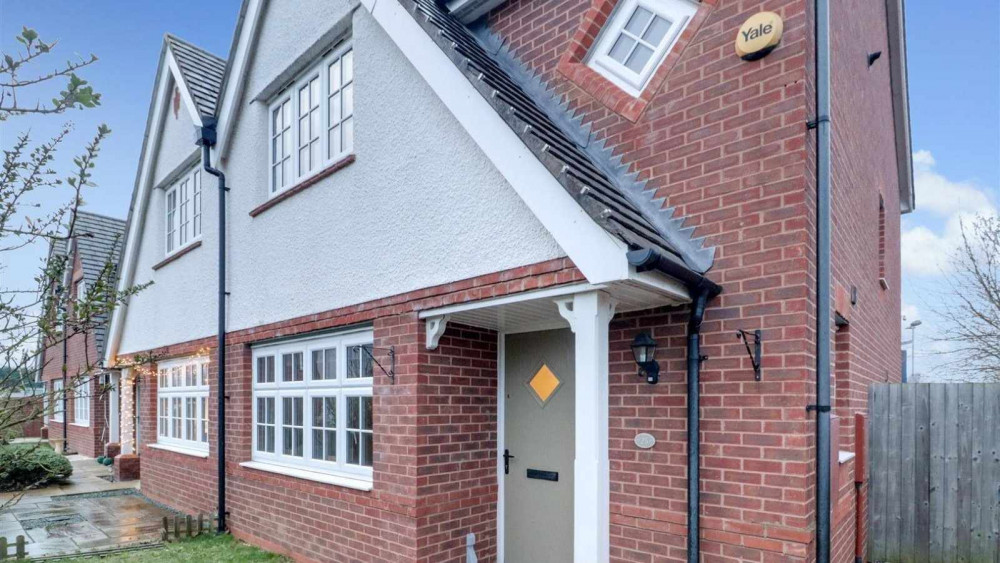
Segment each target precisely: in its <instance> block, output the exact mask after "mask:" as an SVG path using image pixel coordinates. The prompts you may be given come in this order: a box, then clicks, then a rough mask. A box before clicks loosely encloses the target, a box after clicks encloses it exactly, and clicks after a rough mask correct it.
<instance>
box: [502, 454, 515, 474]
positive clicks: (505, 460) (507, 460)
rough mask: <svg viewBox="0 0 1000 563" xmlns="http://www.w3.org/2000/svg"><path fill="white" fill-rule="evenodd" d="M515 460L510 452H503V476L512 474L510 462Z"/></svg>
mask: <svg viewBox="0 0 1000 563" xmlns="http://www.w3.org/2000/svg"><path fill="white" fill-rule="evenodd" d="M512 459H514V456H512V455H511V454H510V450H506V449H505V450H504V451H503V474H504V475H508V474H509V473H510V460H512Z"/></svg>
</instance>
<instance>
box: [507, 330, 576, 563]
mask: <svg viewBox="0 0 1000 563" xmlns="http://www.w3.org/2000/svg"><path fill="white" fill-rule="evenodd" d="M574 366H575V364H574V335H573V333H572V332H571V331H570V330H569V329H560V330H549V331H543V332H532V333H524V334H511V335H507V336H506V337H505V343H504V368H505V382H504V395H505V397H504V399H505V403H504V444H503V448H504V459H503V461H504V469H503V473H504V474H503V475H502V476H501V478H502V479H504V523H503V524H504V560H505V561H506V562H507V563H533V562H543V561H544V562H546V563H557V562H563V561H573V459H574V443H575V442H574V411H575V391H576V384H575V383H576V382H575V369H574Z"/></svg>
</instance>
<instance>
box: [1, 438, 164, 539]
mask: <svg viewBox="0 0 1000 563" xmlns="http://www.w3.org/2000/svg"><path fill="white" fill-rule="evenodd" d="M70 461H71V463H72V464H73V476H72V477H70V479H68V480H67V481H66V482H64V483H57V484H55V485H52V486H50V487H46V488H44V489H38V490H35V491H29V492H28V493H27V494H25V495H24V496H23V497H22V498H21V499H20V501H19V502H17V503H16V504H15V505H13V506H10V507H8V508H7V509H5V510H4V511H3V512H2V513H0V537H7V538H8V541H9V542H10V543H13V542H14V538H15V537H17V536H18V535H23V536H25V540H26V543H27V545H26V549H27V553H28V555H29V556H30V557H43V556H44V557H47V556H54V555H67V554H81V553H88V552H93V551H102V550H107V549H113V548H118V547H123V546H127V545H135V544H139V543H158V542H159V541H160V530H161V528H162V526H163V517H164V516H167V517H172V516H174V515H175V513H174V512H171V511H170V510H168V509H165V508H163V507H161V506H158V505H156V504H153V503H152V502H150V501H149V500H148V499H146V498H145V497H143V496H142V495H141V493H140V492H139V482H138V481H132V482H125V483H111V482H108V481H106V480H104V479H103V478H102V477H104V476H107V475H109V474H110V469H109V468H107V467H104V466H101V465H99V464H97V463H95V462H94V460H92V459H89V458H83V457H81V456H70ZM9 498H10V496H9V495H8V496H7V497H3V496H0V503H3V502H4V501H5V500H9Z"/></svg>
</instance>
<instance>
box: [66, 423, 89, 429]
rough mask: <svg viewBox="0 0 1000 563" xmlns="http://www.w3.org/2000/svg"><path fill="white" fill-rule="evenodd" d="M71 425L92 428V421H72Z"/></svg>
mask: <svg viewBox="0 0 1000 563" xmlns="http://www.w3.org/2000/svg"><path fill="white" fill-rule="evenodd" d="M69 425H70V426H76V427H79V428H90V423H89V422H87V423H83V422H70V423H69Z"/></svg>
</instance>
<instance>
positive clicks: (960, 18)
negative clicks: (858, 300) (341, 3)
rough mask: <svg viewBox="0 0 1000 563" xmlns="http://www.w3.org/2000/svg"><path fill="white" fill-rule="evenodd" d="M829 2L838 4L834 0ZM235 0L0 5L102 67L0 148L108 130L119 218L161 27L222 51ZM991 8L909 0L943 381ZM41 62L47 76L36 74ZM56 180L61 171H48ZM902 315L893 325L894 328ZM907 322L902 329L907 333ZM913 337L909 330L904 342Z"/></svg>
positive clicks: (993, 17)
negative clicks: (68, 129) (954, 260)
mask: <svg viewBox="0 0 1000 563" xmlns="http://www.w3.org/2000/svg"><path fill="white" fill-rule="evenodd" d="M834 1H836V0H834ZM239 4H240V2H239V0H211V1H205V0H199V1H192V0H171V1H170V2H154V1H135V0H132V1H128V2H125V1H119V0H114V1H112V0H97V1H94V2H79V1H69V0H50V1H47V2H34V1H29V0H0V49H2V50H3V51H5V52H6V51H9V50H10V49H12V48H13V47H14V46H15V45H16V44H15V43H14V41H13V37H14V36H15V35H16V34H17V33H18V32H19V31H20V29H21V26H22V25H27V26H29V27H32V28H34V29H35V30H37V31H38V32H39V34H40V37H41V38H42V39H43V40H45V41H48V42H51V41H52V40H54V39H58V40H59V45H58V47H57V49H56V54H55V55H54V56H53V60H52V61H51V62H47V63H46V65H45V67H48V66H53V67H54V66H56V64H57V61H62V60H65V59H66V58H68V57H72V56H74V54H80V55H82V56H87V55H89V54H90V53H94V54H96V55H98V57H99V58H100V61H99V62H98V63H97V64H95V65H93V66H92V67H90V68H87V69H85V70H83V71H81V72H80V74H81V76H82V77H84V78H86V79H87V80H90V81H91V83H92V84H93V85H94V86H95V87H96V89H97V90H98V91H99V92H101V94H102V106H101V107H100V108H97V109H92V110H86V111H76V112H70V113H68V114H65V115H64V116H61V119H60V118H51V117H49V118H43V119H38V118H16V119H14V120H12V121H8V122H6V123H3V124H0V146H2V147H3V148H8V147H9V146H10V145H11V144H12V143H13V141H14V139H15V137H16V135H17V134H18V133H20V132H22V131H25V130H30V131H31V134H32V137H33V138H34V139H36V140H40V139H45V138H47V137H49V136H51V135H52V134H53V133H55V132H56V130H57V128H58V127H59V126H60V125H61V124H62V123H63V121H72V122H73V123H74V126H75V129H74V132H73V134H72V135H70V137H69V138H68V139H67V140H66V142H65V143H64V144H63V147H62V149H61V151H62V156H61V158H59V159H57V162H59V163H63V165H65V163H68V162H70V161H71V158H70V154H73V155H75V154H78V153H79V152H80V151H82V149H83V147H84V145H85V144H86V143H87V141H89V140H90V138H91V137H92V136H93V134H94V132H95V131H96V129H97V126H98V125H99V124H100V123H106V124H107V125H108V126H110V127H111V129H112V135H111V137H110V138H109V139H108V140H107V141H106V143H105V144H104V148H103V150H102V153H101V156H100V159H99V161H98V165H97V168H96V171H95V174H94V181H95V183H97V184H98V187H96V188H93V189H88V190H87V191H86V192H85V193H84V200H85V202H86V209H88V210H90V211H94V212H97V213H103V214H107V215H112V216H116V217H121V218H125V216H126V215H127V213H128V205H129V200H130V197H131V192H132V187H133V184H134V182H135V174H136V167H137V165H138V158H139V151H140V148H141V142H142V136H143V132H144V128H145V122H146V116H147V114H148V111H149V101H150V97H151V93H152V87H153V79H154V75H155V72H156V64H157V61H158V57H159V53H160V49H161V46H162V41H163V34H164V33H165V32H170V33H173V34H175V35H177V36H179V37H181V38H184V39H187V40H188V41H191V42H192V43H195V44H196V45H199V46H201V47H203V48H205V49H207V50H208V51H211V52H213V53H216V54H218V55H220V56H225V55H226V54H227V52H228V50H229V46H230V43H231V41H232V34H233V30H234V27H235V24H236V17H237V15H238V12H239ZM998 6H1000V3H998V2H997V1H996V0H969V1H967V2H962V3H960V4H956V3H953V2H941V1H940V0H907V2H906V18H907V20H906V24H907V29H906V35H907V48H908V69H909V86H910V118H911V126H912V138H913V148H914V151H915V154H914V172H915V180H916V182H915V183H916V190H917V194H916V197H917V210H916V211H915V212H914V213H911V214H909V215H906V216H904V217H903V221H902V233H901V234H902V257H903V264H902V267H903V313H904V316H905V317H906V320H905V325H908V324H909V323H910V322H912V321H914V320H921V321H922V325H921V326H920V327H919V328H918V329H917V331H916V332H917V339H916V363H917V365H916V372H917V373H923V374H925V375H926V374H928V373H934V374H940V373H941V371H942V370H943V368H941V367H940V366H941V364H942V363H943V361H944V359H943V357H942V356H940V354H938V353H936V352H939V351H941V350H942V349H943V348H942V345H941V344H940V343H936V342H934V341H933V336H934V335H935V334H937V333H938V330H939V326H938V324H937V321H936V319H935V318H934V316H933V315H932V314H931V309H932V308H933V307H935V306H940V304H941V302H940V295H941V291H942V288H943V278H944V275H945V273H946V272H947V270H948V267H949V266H948V259H947V257H948V255H949V253H950V252H951V251H952V249H953V248H954V247H955V244H956V242H957V237H958V233H959V225H960V221H961V220H962V219H963V218H966V219H967V218H968V217H970V216H973V215H975V214H976V213H987V214H995V213H997V210H998V209H1000V197H998V196H1000V194H998V190H1000V55H998V54H1000V7H998ZM45 67H43V68H45ZM57 170H58V171H59V172H61V173H63V174H67V173H69V172H70V170H69V169H67V168H65V166H63V167H59V166H57ZM67 197H68V193H67V192H62V193H49V194H47V197H46V198H44V199H41V200H40V201H39V203H40V204H42V205H43V206H44V205H49V206H51V205H53V202H57V201H65V200H66V198H67ZM44 253H45V248H42V247H41V246H39V247H36V248H30V249H26V250H25V251H23V252H19V253H17V255H15V256H4V257H2V258H0V259H2V260H4V261H6V262H7V263H5V264H2V266H3V269H2V271H0V286H3V287H7V288H9V287H18V288H24V287H29V286H30V285H31V280H32V279H33V277H34V275H35V274H36V272H37V268H38V266H39V264H40V260H41V258H42V256H44ZM903 322H904V321H902V319H901V323H903ZM905 325H904V326H905ZM909 332H910V331H905V335H904V338H908V337H909Z"/></svg>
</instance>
